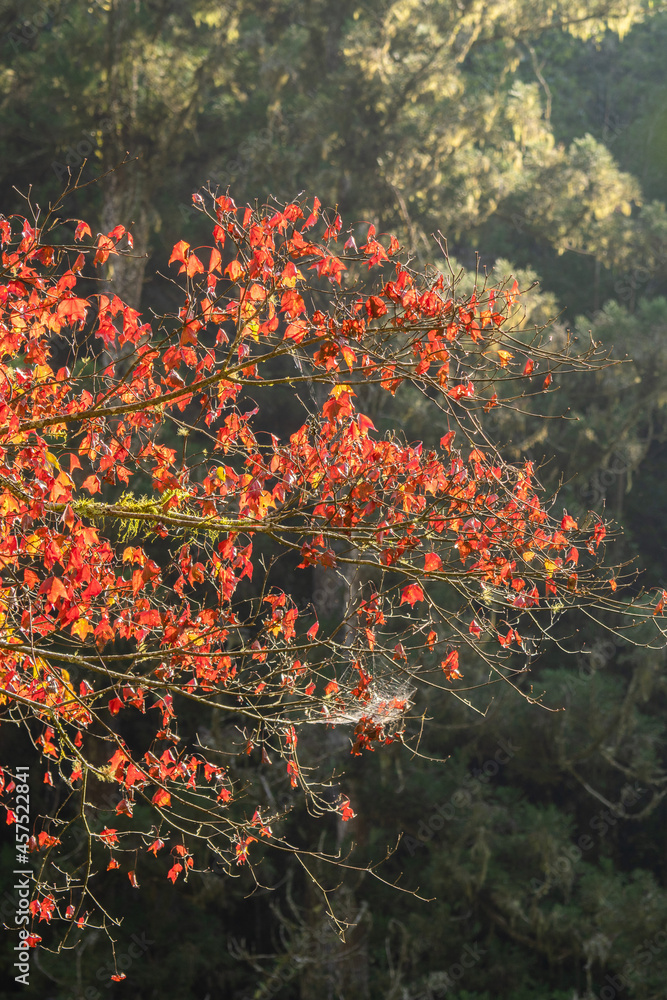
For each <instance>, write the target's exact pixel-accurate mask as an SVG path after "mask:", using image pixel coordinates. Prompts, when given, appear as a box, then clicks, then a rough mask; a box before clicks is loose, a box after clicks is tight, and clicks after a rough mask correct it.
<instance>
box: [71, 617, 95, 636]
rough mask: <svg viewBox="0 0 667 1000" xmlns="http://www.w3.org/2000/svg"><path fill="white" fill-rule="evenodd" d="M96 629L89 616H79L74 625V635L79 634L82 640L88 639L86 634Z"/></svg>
mask: <svg viewBox="0 0 667 1000" xmlns="http://www.w3.org/2000/svg"><path fill="white" fill-rule="evenodd" d="M94 631H95V629H94V628H93V626H92V625H91V624H90V622H89V621H88V619H87V618H79V619H78V620H77V621H75V622H74V624H73V625H72V635H77V636H78V637H79V639H81V641H82V642H85V641H86V636H87V635H88V633H89V632H94Z"/></svg>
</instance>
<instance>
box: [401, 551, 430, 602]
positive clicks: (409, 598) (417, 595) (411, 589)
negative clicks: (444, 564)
mask: <svg viewBox="0 0 667 1000" xmlns="http://www.w3.org/2000/svg"><path fill="white" fill-rule="evenodd" d="M436 558H438V557H437V556H436ZM423 600H424V591H423V590H422V589H421V587H420V586H419V584H418V583H409V584H408V586H407V587H404V588H403V590H402V591H401V604H409V605H410V607H411V608H412V607H414V605H415V604H416V603H417V601H423Z"/></svg>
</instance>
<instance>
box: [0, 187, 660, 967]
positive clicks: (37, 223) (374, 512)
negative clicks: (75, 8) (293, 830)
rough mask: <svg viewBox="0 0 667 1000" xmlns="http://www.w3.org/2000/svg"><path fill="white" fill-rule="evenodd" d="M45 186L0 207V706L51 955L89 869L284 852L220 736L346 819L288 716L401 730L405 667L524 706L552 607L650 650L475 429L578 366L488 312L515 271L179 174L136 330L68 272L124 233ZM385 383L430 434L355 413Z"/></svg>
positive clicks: (599, 533) (276, 822) (564, 352)
mask: <svg viewBox="0 0 667 1000" xmlns="http://www.w3.org/2000/svg"><path fill="white" fill-rule="evenodd" d="M73 188H74V189H75V188H76V184H74V185H73ZM61 204H62V202H59V203H58V204H57V205H56V206H54V207H53V208H52V209H50V210H49V212H48V213H46V214H45V216H44V218H40V217H39V214H38V212H35V214H34V215H33V216H32V217H31V218H30V219H28V218H18V217H12V218H9V219H4V218H2V219H0V238H1V240H2V244H3V256H2V272H1V277H2V284H1V285H0V309H1V314H0V338H1V345H2V350H1V352H0V373H1V376H2V377H1V379H0V514H1V520H0V558H1V560H2V583H1V586H0V611H1V614H0V715H1V719H2V723H3V724H11V723H14V724H16V725H18V726H19V727H21V729H22V730H23V731H24V732H26V733H27V734H28V735H29V737H30V740H31V741H32V745H33V747H34V750H35V761H40V762H41V765H42V767H43V781H44V782H45V783H46V784H47V785H51V786H54V787H55V786H58V787H59V788H60V790H61V794H60V795H59V796H58V797H57V799H55V800H54V801H55V805H54V807H53V809H52V811H51V813H50V814H49V815H46V816H42V817H40V818H39V820H38V821H37V822H36V824H35V828H34V830H33V832H32V836H31V837H30V839H29V842H28V844H27V846H26V859H27V858H28V857H30V856H31V855H32V856H33V857H34V858H35V860H36V867H35V884H34V894H33V898H32V902H31V904H30V911H31V915H32V918H33V922H34V925H35V926H34V927H33V932H32V934H31V938H30V941H31V943H32V944H37V943H39V942H40V941H41V939H42V938H41V934H40V933H39V925H40V923H44V924H52V925H56V924H58V923H59V924H61V925H62V934H61V935H60V938H59V939H58V940H59V943H58V947H62V946H65V947H69V946H71V945H74V944H76V942H77V940H78V937H79V935H80V932H81V929H83V928H84V927H90V926H103V927H105V928H106V929H107V930H108V928H109V927H110V925H112V924H113V922H114V921H115V920H116V917H115V916H113V915H111V914H109V913H107V912H106V910H105V909H104V907H103V906H102V905H101V904H100V903H99V899H98V898H97V889H96V886H97V884H98V883H99V879H100V877H101V876H100V871H101V870H104V868H105V867H106V868H107V870H111V871H112V872H113V870H114V869H120V870H121V871H120V872H116V873H113V874H112V875H110V876H108V877H109V878H114V877H118V876H119V875H120V874H123V873H124V874H125V876H126V877H128V878H129V881H130V884H131V885H132V886H133V887H138V885H139V879H140V876H141V868H142V864H143V863H144V862H143V861H142V858H145V857H146V854H147V853H152V854H153V855H154V856H155V859H156V862H157V861H159V860H160V859H163V860H162V863H163V865H164V875H165V877H166V878H168V879H170V880H171V881H172V882H174V883H175V882H177V881H178V880H182V879H185V878H187V876H188V874H189V872H190V871H192V870H196V866H197V865H200V866H201V867H204V868H205V867H206V866H207V865H210V864H212V863H213V862H215V863H217V864H218V865H220V866H221V867H222V869H223V870H225V871H227V872H229V873H230V874H233V873H234V872H235V871H236V868H237V866H239V865H244V864H249V865H252V863H253V852H260V846H261V844H267V845H273V846H275V847H278V848H281V849H287V850H291V851H293V852H294V853H295V855H296V856H297V857H298V858H299V860H300V862H301V864H303V865H304V867H306V869H307V868H308V862H309V859H310V858H311V857H314V856H315V854H314V852H309V851H304V850H303V849H301V848H299V847H297V846H294V845H292V844H290V843H289V842H288V840H287V839H286V838H285V837H284V836H283V835H282V834H281V831H280V825H281V820H282V819H283V818H284V814H285V811H286V810H285V809H282V808H281V807H278V806H277V805H276V804H275V802H273V803H271V801H270V799H269V800H267V797H266V796H265V795H264V794H263V793H262V790H261V787H260V786H258V785H256V784H254V783H253V780H252V777H251V776H249V774H248V772H247V771H244V772H243V774H242V775H241V777H235V775H234V771H233V766H232V765H233V761H234V760H235V759H237V758H238V757H239V756H241V757H244V756H246V755H248V756H249V755H253V754H254V755H256V757H257V758H258V766H260V767H265V768H271V769H272V770H273V771H274V772H275V771H277V770H278V769H282V774H283V781H284V783H285V785H286V786H287V787H288V789H290V790H292V789H293V790H295V792H300V793H303V795H304V796H305V799H306V801H307V803H308V806H309V809H310V811H311V812H313V813H315V814H322V813H327V812H328V813H334V814H336V815H337V816H338V817H339V818H340V819H341V820H342V821H348V820H350V819H351V818H352V817H353V816H354V811H353V808H352V805H351V803H350V800H349V798H348V796H347V795H346V794H345V788H344V781H343V782H342V785H341V784H339V783H338V782H333V783H332V781H331V780H328V779H327V778H321V777H319V776H318V774H317V771H316V768H315V766H314V765H312V764H311V763H310V762H309V761H308V760H303V759H302V757H301V755H300V747H299V736H300V734H301V733H302V731H303V726H304V725H306V724H314V723H319V724H323V725H332V726H340V727H347V728H348V730H349V732H350V744H351V752H352V754H355V755H358V754H361V753H362V752H364V751H366V750H373V749H375V748H377V747H380V746H382V745H386V744H389V743H392V742H395V741H399V742H408V741H409V740H410V738H411V737H410V726H409V724H408V723H409V719H410V710H411V708H412V705H413V703H414V694H415V689H416V688H417V687H418V686H419V685H425V686H432V687H437V688H440V689H445V690H447V691H449V692H451V694H452V696H453V697H456V698H459V699H462V700H464V701H468V700H469V699H471V698H472V697H473V694H474V692H475V691H476V689H478V688H479V687H480V685H482V684H492V683H507V684H510V685H512V686H514V687H516V689H517V691H518V692H519V693H523V695H524V697H528V698H530V697H532V696H531V695H528V694H526V693H525V692H522V688H521V681H522V675H523V674H524V673H525V672H526V670H527V668H528V667H527V665H528V663H529V662H530V659H531V657H532V656H533V655H534V654H535V653H536V652H537V651H538V650H539V647H540V643H541V642H542V640H547V641H549V639H550V637H551V628H552V626H553V623H554V620H555V619H557V618H558V617H560V616H562V615H563V614H565V613H566V612H567V611H569V610H576V611H577V612H583V613H585V614H588V615H589V616H591V617H593V618H598V617H599V616H600V615H604V614H606V613H607V612H619V611H623V610H624V608H625V610H626V611H627V610H629V612H630V616H629V617H628V619H627V625H628V628H629V629H632V628H633V627H636V624H637V623H638V622H639V621H646V620H649V621H652V622H654V623H655V626H656V636H657V639H658V641H662V632H661V626H660V620H661V617H660V616H661V615H662V613H663V610H664V600H665V597H667V595H665V594H664V593H663V594H662V595H661V596H659V600H658V603H657V604H656V603H655V601H654V602H653V603H652V604H651V605H649V603H648V600H647V599H645V598H644V597H642V596H641V595H635V597H634V598H633V599H631V600H630V602H629V604H628V605H623V604H622V603H621V602H620V601H619V600H618V597H617V595H616V593H615V591H616V586H617V583H616V579H617V576H618V571H616V572H614V571H611V570H609V569H605V568H604V567H603V565H602V564H603V561H604V553H605V537H606V533H607V526H606V525H605V523H604V522H603V521H602V519H601V518H600V517H598V516H597V515H593V514H590V515H588V516H587V517H586V519H585V522H584V521H582V523H581V524H579V523H578V522H577V521H576V520H575V518H574V517H572V516H571V515H570V514H568V513H567V511H563V512H562V513H560V514H558V515H557V516H556V515H555V514H554V513H552V511H551V509H550V503H549V499H548V498H547V497H545V496H544V495H543V493H542V491H541V489H540V485H539V482H538V481H537V478H536V472H535V469H534V467H533V463H532V462H531V461H526V462H525V463H523V464H522V465H520V466H514V465H511V464H509V463H508V462H507V461H505V460H504V459H503V458H502V456H501V454H500V452H499V451H498V449H497V448H496V447H495V446H494V444H493V442H492V441H491V440H490V438H489V436H488V435H487V434H486V433H485V430H484V417H485V414H487V413H488V412H489V411H490V410H492V409H493V408H495V407H496V406H512V405H516V404H517V400H518V399H525V398H526V397H527V396H529V395H531V394H533V393H539V392H543V391H548V390H549V388H550V386H551V385H552V382H553V379H554V376H555V375H556V374H557V373H558V374H560V375H563V374H568V373H572V372H575V371H577V370H583V371H587V370H591V368H594V367H596V366H597V365H600V364H602V363H604V360H603V359H600V358H599V357H598V355H597V354H596V350H595V346H594V345H592V346H591V347H590V349H589V350H587V351H584V352H583V353H581V352H580V353H577V352H576V351H575V350H574V345H572V344H571V343H566V344H564V345H563V346H562V348H561V349H556V348H554V345H553V344H550V343H549V342H548V341H547V340H545V339H542V338H541V337H540V335H539V334H538V333H535V334H531V335H530V336H528V335H527V334H526V333H525V331H523V332H520V331H517V329H516V328H515V326H514V325H513V317H515V316H516V310H517V308H518V307H519V304H520V294H521V293H520V290H519V288H518V286H517V283H516V282H514V283H513V284H511V283H509V282H508V283H507V285H506V286H504V287H499V288H493V287H490V286H489V284H488V282H487V281H484V280H481V279H480V281H479V282H478V285H477V287H476V289H475V291H474V292H473V294H472V295H469V296H465V297H462V296H461V295H460V294H458V293H457V279H456V276H455V275H454V274H450V273H448V272H447V270H446V268H444V269H443V270H442V271H440V270H438V269H434V270H433V271H432V272H431V273H426V274H424V273H419V272H418V271H416V270H414V268H413V267H412V266H411V265H410V261H409V260H408V259H406V256H405V254H404V253H403V252H402V250H401V248H400V246H399V243H398V241H397V240H396V239H395V238H394V237H392V236H388V235H384V234H378V233H376V231H375V228H374V227H373V226H372V225H369V224H364V225H363V226H357V227H356V229H355V230H350V231H348V232H347V233H343V224H342V220H341V218H340V216H339V215H338V214H337V213H336V212H332V213H330V214H327V213H324V212H322V210H321V206H320V204H319V202H318V200H317V199H315V200H314V202H313V203H312V204H311V205H310V207H308V206H307V205H306V202H305V201H298V202H294V203H291V204H287V205H279V204H267V205H264V206H261V207H255V208H252V207H246V208H237V206H236V205H235V203H234V201H233V200H232V199H231V198H230V197H229V196H228V195H218V193H217V192H215V193H214V192H210V191H207V192H203V193H201V194H197V195H195V196H194V204H195V206H196V207H197V208H198V209H199V210H200V211H201V212H202V213H205V214H206V215H208V216H209V217H210V220H211V224H212V227H213V228H212V240H211V244H210V246H207V247H192V246H189V245H188V244H187V243H186V242H184V241H180V242H178V243H177V244H176V245H175V246H174V248H173V251H172V254H171V257H170V260H169V264H170V266H171V268H172V272H173V273H172V281H173V284H175V286H176V287H177V288H178V290H179V294H180V296H181V301H182V304H181V305H180V307H179V308H178V310H177V311H175V312H174V313H173V314H171V315H165V316H162V317H159V318H157V319H152V320H150V321H149V320H147V318H146V317H144V316H141V315H140V314H139V313H138V312H137V311H136V310H135V309H133V308H131V307H129V306H127V305H126V304H125V303H124V302H123V301H121V299H120V298H119V297H117V296H109V295H107V294H105V293H104V292H102V291H100V290H99V289H98V290H95V284H94V282H96V281H97V282H98V283H99V284H100V286H101V287H104V288H105V289H106V288H107V287H108V276H106V275H105V271H104V268H105V265H108V263H109V262H110V261H113V258H114V257H115V256H118V255H131V254H132V237H131V234H130V233H129V232H127V231H126V229H125V228H124V227H123V226H122V225H118V226H116V227H115V228H114V229H113V230H111V231H110V232H108V233H102V234H97V235H95V236H93V234H92V231H91V229H90V227H89V226H88V225H87V224H86V223H85V222H81V221H78V220H71V219H63V218H61V217H60V214H59V213H60V211H61ZM355 232H356V234H357V236H356V238H355ZM360 234H363V235H362V236H360ZM445 263H446V261H445ZM103 279H104V280H105V281H107V284H104V285H103V286H102V281H103ZM91 288H92V289H93V290H92V291H91ZM287 363H289V365H291V368H290V369H288V368H287V367H286V364H287ZM285 385H286V386H291V387H294V391H295V392H298V391H299V390H300V389H301V388H303V390H304V392H303V393H302V394H301V396H300V397H299V398H301V397H302V396H303V399H305V400H306V402H305V403H304V405H306V406H307V407H308V408H309V412H308V414H307V418H306V420H305V421H304V422H303V424H302V425H301V426H300V427H298V428H297V429H296V430H295V431H294V432H293V433H292V434H291V435H290V436H289V437H288V438H287V439H285V440H281V439H280V438H279V437H278V436H277V435H275V434H273V433H271V432H269V431H263V430H261V428H259V427H256V426H255V425H254V423H253V417H255V416H256V415H257V412H258V407H257V404H256V402H255V401H254V396H255V394H258V393H259V392H260V391H261V392H265V391H267V390H271V389H272V388H277V387H279V386H285ZM407 388H411V389H413V390H415V391H417V392H419V393H420V394H421V395H422V396H423V399H424V401H425V403H426V405H428V406H429V407H430V408H431V410H432V415H433V422H434V424H435V425H437V426H439V427H440V428H441V430H442V434H441V437H440V443H439V447H438V448H434V449H430V450H428V449H426V448H424V447H423V446H422V445H421V444H420V443H419V442H416V443H409V442H407V441H406V440H404V439H403V437H402V436H401V435H400V434H399V433H398V432H387V433H385V434H384V435H381V434H380V433H378V431H377V430H376V428H375V426H374V423H373V420H372V419H371V418H370V417H369V416H368V415H367V414H366V413H364V410H363V405H362V404H363V400H364V398H366V397H367V396H368V394H369V393H372V392H379V393H382V394H386V395H387V396H388V397H394V396H395V397H396V398H397V399H400V395H401V392H402V391H404V390H405V389H407ZM302 401H303V400H302ZM174 437H176V438H180V439H182V442H183V447H182V448H180V447H179V448H176V447H174V446H173V445H174ZM280 560H283V561H286V562H288V563H289V564H290V565H291V566H292V567H294V568H295V570H296V571H302V572H303V573H314V572H317V573H324V574H329V575H331V576H332V577H334V578H335V579H336V580H338V581H339V582H340V585H341V586H342V587H343V588H344V595H345V596H344V602H343V604H344V607H343V609H342V610H341V612H340V614H339V615H338V616H337V618H336V620H335V621H333V622H332V621H329V620H326V621H325V620H322V621H320V620H319V619H318V616H317V609H316V608H315V607H314V606H313V605H312V604H311V603H309V602H308V601H305V602H304V601H300V600H298V599H297V598H296V597H295V595H294V594H292V593H289V592H286V591H285V589H283V588H282V587H281V585H280V580H281V575H280V572H279V569H280V566H281V561H280ZM276 567H277V569H276ZM621 627H623V626H622V625H617V628H621ZM512 654H515V655H512ZM484 675H486V676H484ZM204 711H206V712H207V713H211V712H213V713H217V714H219V715H220V717H222V718H223V719H225V720H226V721H227V722H228V723H229V725H230V726H233V727H235V728H234V732H235V734H236V738H235V739H232V738H231V737H230V742H229V745H225V746H223V747H220V746H219V745H216V744H215V741H214V740H210V741H207V740H206V739H205V738H203V737H202V736H201V733H200V734H199V735H198V734H197V732H196V726H195V727H193V726H192V724H191V722H190V721H188V720H190V719H191V718H192V717H193V716H194V717H199V718H200V717H201V715H202V713H203V712H204ZM184 719H185V721H182V720H184ZM128 720H129V721H128ZM136 720H140V722H141V726H140V729H137V723H136ZM418 728H419V727H417V729H418ZM229 731H230V732H231V729H230V730H229ZM138 732H140V734H141V735H140V736H138V735H137V733H138ZM209 743H210V744H211V745H208V744H209ZM3 763H4V764H7V763H8V762H3ZM41 773H42V772H41V771H40V774H41ZM13 778H14V776H13V775H12V772H11V769H10V768H8V767H5V770H4V772H3V779H2V785H3V789H4V794H5V795H10V794H11V792H12V790H13V785H14V780H13ZM109 787H110V788H111V793H108V789H109ZM105 792H107V794H106V797H105V795H104V793H105ZM288 808H289V807H288ZM6 818H7V822H8V823H10V824H11V823H12V822H13V821H14V820H15V816H14V814H13V812H12V811H11V808H9V807H8V811H7V817H6ZM77 831H78V832H77ZM330 860H332V861H335V860H336V859H335V858H333V857H332V858H331V859H330ZM52 946H54V947H55V946H56V945H52ZM113 978H124V976H123V974H119V973H116V975H115V976H114V977H113Z"/></svg>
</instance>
